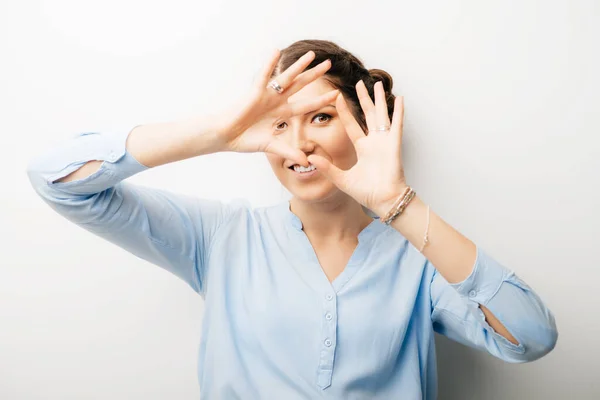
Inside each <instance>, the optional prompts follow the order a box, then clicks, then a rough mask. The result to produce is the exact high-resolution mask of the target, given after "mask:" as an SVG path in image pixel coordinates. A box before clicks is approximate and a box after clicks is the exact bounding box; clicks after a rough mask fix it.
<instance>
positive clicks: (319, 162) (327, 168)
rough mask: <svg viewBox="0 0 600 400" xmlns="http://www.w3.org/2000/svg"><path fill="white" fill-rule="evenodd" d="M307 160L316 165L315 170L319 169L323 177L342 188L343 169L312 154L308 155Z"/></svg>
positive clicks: (343, 186)
mask: <svg viewBox="0 0 600 400" xmlns="http://www.w3.org/2000/svg"><path fill="white" fill-rule="evenodd" d="M308 162H310V163H311V164H312V165H314V166H315V167H317V171H320V172H321V173H322V174H323V175H325V177H326V178H327V179H329V180H330V181H331V182H333V184H334V185H336V186H337V187H339V188H340V189H342V190H344V188H345V185H344V176H345V175H344V174H345V171H342V170H341V169H339V168H338V167H336V166H335V165H333V164H332V163H331V162H329V160H327V159H326V158H323V157H321V156H317V155H314V154H311V155H309V156H308Z"/></svg>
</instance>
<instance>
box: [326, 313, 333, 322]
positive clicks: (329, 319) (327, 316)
mask: <svg viewBox="0 0 600 400" xmlns="http://www.w3.org/2000/svg"><path fill="white" fill-rule="evenodd" d="M331 318H333V316H332V315H331V314H329V313H327V314H326V315H325V319H326V320H327V321H331Z"/></svg>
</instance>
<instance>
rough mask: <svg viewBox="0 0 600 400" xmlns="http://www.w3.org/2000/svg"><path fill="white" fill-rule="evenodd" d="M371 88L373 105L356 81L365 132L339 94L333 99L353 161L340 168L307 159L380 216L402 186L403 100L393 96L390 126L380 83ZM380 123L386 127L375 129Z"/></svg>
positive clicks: (401, 190)
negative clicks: (347, 139) (384, 128)
mask: <svg viewBox="0 0 600 400" xmlns="http://www.w3.org/2000/svg"><path fill="white" fill-rule="evenodd" d="M374 91H375V104H373V101H372V100H371V97H370V96H369V93H368V92H367V88H366V87H365V85H364V83H363V81H362V80H361V81H359V82H358V83H357V84H356V92H357V94H358V99H359V101H360V106H361V108H362V110H363V112H364V113H365V117H366V122H367V128H368V131H369V132H368V134H365V132H364V131H363V130H362V128H361V127H360V125H359V124H358V122H357V121H356V119H355V118H354V116H353V115H352V113H351V112H350V109H349V108H348V105H347V103H346V101H345V99H344V97H343V96H342V94H341V93H340V94H339V95H338V97H337V99H336V108H337V111H338V114H339V116H340V119H341V121H342V123H343V124H344V127H345V128H346V133H347V134H348V136H349V137H350V140H351V141H352V143H353V144H354V148H355V149H356V155H357V158H358V161H357V162H356V164H355V165H354V166H353V167H352V168H350V169H349V170H347V171H344V170H341V169H339V168H338V167H336V166H335V165H333V164H332V163H331V162H330V161H329V160H327V159H325V158H323V157H321V156H317V155H309V156H308V161H309V162H310V163H311V164H313V165H314V166H315V167H317V170H319V171H320V172H321V173H322V174H323V175H325V177H327V178H328V179H329V180H330V181H332V182H333V183H334V184H335V185H336V186H337V187H338V188H340V190H343V191H344V192H346V193H347V194H348V195H350V196H351V197H353V198H354V199H355V200H356V201H358V202H359V203H360V204H362V205H363V206H365V207H367V208H369V209H370V210H372V211H374V212H375V213H376V214H377V215H379V216H380V217H383V215H384V214H385V213H387V212H388V211H389V209H390V208H391V207H392V206H393V203H394V201H395V200H396V199H397V198H398V197H399V196H400V195H401V194H402V193H403V191H404V189H405V188H406V181H405V178H404V169H403V167H402V125H403V119H404V103H403V97H396V100H395V103H394V114H393V116H392V123H391V127H390V119H389V116H388V110H387V103H386V100H385V92H384V89H383V84H382V83H381V82H377V83H376V84H375V87H374ZM382 126H384V127H390V129H389V130H387V131H383V132H378V131H376V129H377V128H378V127H382Z"/></svg>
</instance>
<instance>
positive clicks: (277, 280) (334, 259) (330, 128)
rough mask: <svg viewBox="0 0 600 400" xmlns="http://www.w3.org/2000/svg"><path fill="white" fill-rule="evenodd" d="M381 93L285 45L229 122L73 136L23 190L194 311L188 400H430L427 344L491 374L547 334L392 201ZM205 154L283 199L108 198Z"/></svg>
mask: <svg viewBox="0 0 600 400" xmlns="http://www.w3.org/2000/svg"><path fill="white" fill-rule="evenodd" d="M391 90H392V79H391V77H390V76H389V75H388V74H387V73H385V72H384V71H381V70H366V69H365V67H364V65H363V64H362V63H361V61H359V60H358V59H357V58H356V57H354V56H353V55H352V54H350V53H348V52H347V51H346V50H344V49H342V48H340V47H338V46H337V45H336V44H334V43H332V42H329V41H320V40H306V41H299V42H296V43H294V44H292V45H291V46H289V47H288V48H286V49H284V50H283V51H281V52H275V54H274V55H273V57H272V59H271V60H270V61H269V62H268V63H267V64H266V66H265V69H264V71H263V73H262V75H261V78H260V79H259V81H258V82H257V83H256V85H255V87H254V90H253V91H252V92H251V93H250V94H249V95H248V96H247V97H246V98H245V100H244V101H243V103H242V104H240V105H239V106H238V107H235V108H233V109H231V110H227V111H226V112H223V113H222V114H219V115H218V116H211V117H201V118H197V119H189V120H186V121H182V122H173V123H158V124H148V125H138V126H136V127H135V128H134V129H133V130H131V131H123V132H117V134H115V135H108V134H106V133H96V132H85V133H82V134H81V135H79V136H77V137H75V138H73V139H72V140H70V141H67V142H66V143H64V144H63V145H61V146H58V147H56V148H54V149H51V150H49V151H48V152H47V153H45V154H43V155H41V156H39V157H37V158H35V159H33V160H32V161H31V163H30V165H29V168H28V173H29V177H30V180H31V182H32V185H33V187H34V188H35V189H36V191H37V193H38V194H39V195H40V196H41V197H42V198H43V199H44V200H45V201H46V202H47V203H48V204H49V205H50V206H51V207H52V208H53V209H55V210H56V211H58V212H59V213H60V214H62V215H64V216H65V217H66V218H68V219H69V220H71V221H73V222H74V223H76V224H78V225H80V226H82V227H83V228H85V229H87V230H89V231H91V232H93V233H95V234H97V235H99V236H101V237H103V238H105V239H107V240H110V241H112V242H113V243H115V244H117V245H119V246H121V247H123V248H125V249H126V250H128V251H130V252H131V253H133V254H135V255H137V256H139V257H141V258H144V259H146V260H148V261H150V262H152V263H154V264H156V265H159V266H161V267H163V268H165V269H167V270H169V271H170V272H172V273H174V274H175V275H177V276H179V277H180V278H182V279H183V280H185V281H186V282H187V283H188V284H189V285H190V286H191V287H192V288H193V289H194V290H195V291H196V292H198V293H199V294H200V295H201V296H202V297H203V299H204V301H205V310H206V311H205V315H204V323H203V325H202V341H201V345H200V352H199V382H200V388H201V394H202V398H206V399H232V398H242V399H286V400H290V399H313V398H331V399H397V398H401V399H421V398H424V399H434V398H436V396H437V393H436V390H437V389H436V387H437V385H436V360H435V346H434V331H435V332H439V333H441V334H444V335H446V336H448V337H450V338H452V339H454V340H456V341H459V342H461V343H464V344H466V345H469V346H472V347H475V348H478V349H481V350H485V351H487V352H489V353H490V354H492V355H494V356H496V357H499V358H501V359H503V360H505V361H508V362H526V361H532V360H535V359H538V358H540V357H542V356H544V355H545V354H546V353H548V352H549V351H550V350H552V349H553V348H554V345H555V343H556V340H557V331H556V326H555V323H554V317H553V315H552V313H551V312H550V311H549V310H548V308H547V307H546V306H545V305H544V304H543V302H542V301H541V300H540V299H539V297H538V296H537V295H536V294H535V293H534V292H533V291H532V289H531V288H530V287H529V286H527V285H526V284H525V283H524V282H523V281H522V280H521V279H519V278H518V277H517V276H516V275H515V274H514V273H513V272H512V271H511V270H509V269H507V268H506V267H504V266H503V265H501V264H500V263H499V262H497V261H496V260H495V259H493V258H491V257H490V256H489V255H488V254H486V253H485V252H484V251H482V250H481V249H480V248H479V247H477V246H476V245H475V244H474V243H473V242H472V241H470V240H469V239H467V238H466V237H464V236H463V235H461V234H460V233H459V232H457V231H456V230H454V229H453V228H452V227H451V226H449V225H448V224H447V223H445V222H444V221H443V220H442V219H441V218H440V217H439V216H437V215H436V214H435V213H434V212H433V211H431V210H430V209H429V207H428V206H426V205H425V204H424V203H423V201H422V200H421V199H420V198H419V197H418V196H417V195H416V194H415V193H416V192H415V191H414V190H413V189H412V188H411V187H410V186H408V185H407V183H406V181H405V178H404V174H403V168H402V157H401V142H402V120H403V102H402V98H401V97H395V96H394V95H393V94H392V93H391ZM219 151H235V152H265V153H266V154H267V157H268V160H269V163H270V164H271V167H272V169H273V172H274V173H275V175H276V176H277V178H278V179H279V180H280V181H281V183H282V184H283V185H284V186H285V187H286V188H287V189H288V190H289V191H290V192H291V193H292V195H293V197H292V198H291V200H290V201H289V202H288V201H285V202H282V203H280V204H277V205H275V206H271V207H260V208H253V207H251V206H250V205H249V203H248V202H247V201H232V202H228V203H225V202H221V201H216V200H208V199H201V198H193V197H189V196H182V195H177V194H174V193H171V192H168V191H164V190H158V189H153V188H147V187H142V186H140V185H134V184H131V183H128V182H125V181H124V180H125V179H126V178H127V177H129V176H131V175H133V174H136V173H138V172H141V171H144V170H146V169H148V168H152V167H156V166H159V165H162V164H166V163H170V162H174V161H178V160H183V159H187V158H190V157H194V156H199V155H204V154H209V153H215V152H219ZM369 211H371V212H374V213H375V214H376V215H377V216H378V217H375V218H373V217H372V216H370V215H369V213H368V212H369Z"/></svg>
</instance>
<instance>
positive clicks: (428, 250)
mask: <svg viewBox="0 0 600 400" xmlns="http://www.w3.org/2000/svg"><path fill="white" fill-rule="evenodd" d="M392 207H393V203H392V204H385V205H381V206H380V207H378V208H379V210H374V211H376V212H377V213H378V215H384V214H385V213H387V212H388V211H389V209H391V208H392ZM391 226H392V227H393V228H394V229H396V230H397V231H399V232H400V233H401V234H402V235H403V236H404V237H405V238H406V239H407V240H408V241H409V242H411V243H412V244H413V245H414V246H415V247H416V248H417V249H420V248H421V247H422V245H423V237H424V235H425V229H426V227H427V205H426V204H425V203H423V201H422V200H421V199H420V197H419V196H415V197H414V198H413V199H412V201H411V202H410V204H409V205H408V207H407V208H406V210H404V212H403V213H402V214H401V215H400V216H398V217H397V218H396V219H395V220H394V221H392V223H391ZM428 236H429V243H428V244H427V245H426V246H425V248H424V249H423V255H424V256H425V257H426V258H427V259H428V260H429V261H431V263H432V264H433V266H434V267H435V268H436V269H437V270H438V272H439V273H440V274H441V275H442V276H443V277H444V278H445V279H446V280H447V281H448V282H449V283H456V282H461V281H463V280H464V279H466V278H467V277H468V276H469V274H470V273H471V272H472V270H473V265H474V264H475V258H476V255H477V249H476V246H475V244H474V243H473V242H472V241H471V240H469V239H468V238H466V237H465V236H463V235H462V234H461V233H460V232H458V231H457V230H456V229H454V228H453V227H452V226H450V225H449V224H447V223H446V222H445V221H444V220H442V219H441V218H440V217H439V216H438V215H437V214H435V213H434V212H433V210H431V211H430V221H429V232H428Z"/></svg>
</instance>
